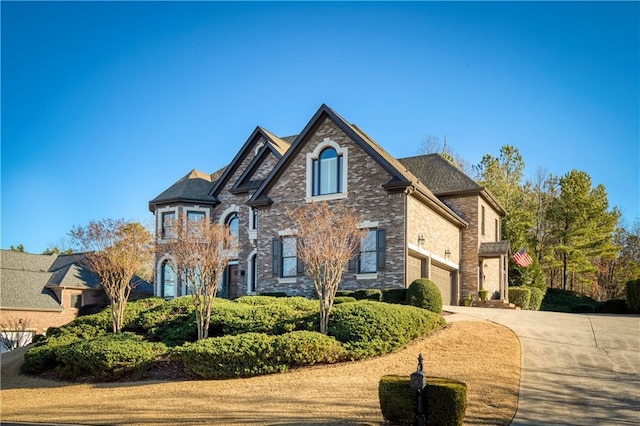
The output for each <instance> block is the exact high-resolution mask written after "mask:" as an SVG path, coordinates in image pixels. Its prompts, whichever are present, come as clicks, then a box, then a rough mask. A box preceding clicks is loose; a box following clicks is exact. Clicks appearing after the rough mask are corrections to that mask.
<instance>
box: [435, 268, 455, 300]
mask: <svg viewBox="0 0 640 426" xmlns="http://www.w3.org/2000/svg"><path fill="white" fill-rule="evenodd" d="M430 272H431V277H430V279H431V281H433V282H434V283H435V284H436V286H437V287H438V289H440V293H441V294H442V303H444V304H445V305H449V304H454V302H453V300H451V299H452V297H453V280H452V277H451V271H448V270H446V269H444V268H441V267H439V266H438V265H434V264H431V271H430Z"/></svg>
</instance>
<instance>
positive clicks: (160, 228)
mask: <svg viewBox="0 0 640 426" xmlns="http://www.w3.org/2000/svg"><path fill="white" fill-rule="evenodd" d="M169 212H173V214H174V215H175V217H176V219H178V212H179V208H178V206H175V207H171V206H169V207H163V208H161V209H158V210H156V239H157V241H158V242H159V243H164V242H167V241H169V239H168V238H164V232H163V231H164V226H163V225H164V224H163V223H162V218H163V216H164V214H165V213H169Z"/></svg>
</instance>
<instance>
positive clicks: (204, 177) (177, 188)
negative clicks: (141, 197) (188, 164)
mask: <svg viewBox="0 0 640 426" xmlns="http://www.w3.org/2000/svg"><path fill="white" fill-rule="evenodd" d="M224 170H225V168H222V169H220V170H218V171H217V172H215V173H212V174H207V173H204V172H201V171H200V170H196V169H193V170H191V171H190V172H189V173H188V174H187V175H186V176H183V177H182V178H180V179H179V180H178V181H177V182H176V183H174V184H173V185H171V186H170V187H169V188H167V189H166V190H165V191H163V192H162V193H161V194H160V195H158V196H157V197H156V198H154V199H153V200H151V201H149V210H150V211H152V212H153V211H155V209H156V206H158V205H159V204H169V203H172V202H178V201H181V202H195V203H203V204H214V203H215V198H214V197H212V196H210V195H209V192H210V191H211V189H212V188H213V186H214V185H215V183H216V181H217V180H218V179H219V178H220V176H221V175H222V174H223V173H224Z"/></svg>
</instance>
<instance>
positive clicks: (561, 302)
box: [540, 288, 598, 312]
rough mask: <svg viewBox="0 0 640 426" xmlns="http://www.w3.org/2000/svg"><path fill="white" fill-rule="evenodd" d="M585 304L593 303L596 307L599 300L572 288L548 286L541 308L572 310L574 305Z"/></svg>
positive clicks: (544, 309) (560, 310)
mask: <svg viewBox="0 0 640 426" xmlns="http://www.w3.org/2000/svg"><path fill="white" fill-rule="evenodd" d="M585 304H586V305H592V306H593V307H594V308H595V307H596V306H598V302H597V301H596V300H594V299H592V298H591V297H588V296H582V295H579V294H577V293H575V292H573V291H570V290H561V289H559V288H548V289H547V292H546V294H545V295H544V299H543V300H542V306H541V307H540V309H541V310H543V311H552V312H572V309H573V307H574V306H577V305H585Z"/></svg>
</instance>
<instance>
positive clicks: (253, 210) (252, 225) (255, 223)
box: [249, 207, 258, 229]
mask: <svg viewBox="0 0 640 426" xmlns="http://www.w3.org/2000/svg"><path fill="white" fill-rule="evenodd" d="M249 228H250V229H258V209H256V208H255V207H251V223H250V224H249Z"/></svg>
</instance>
